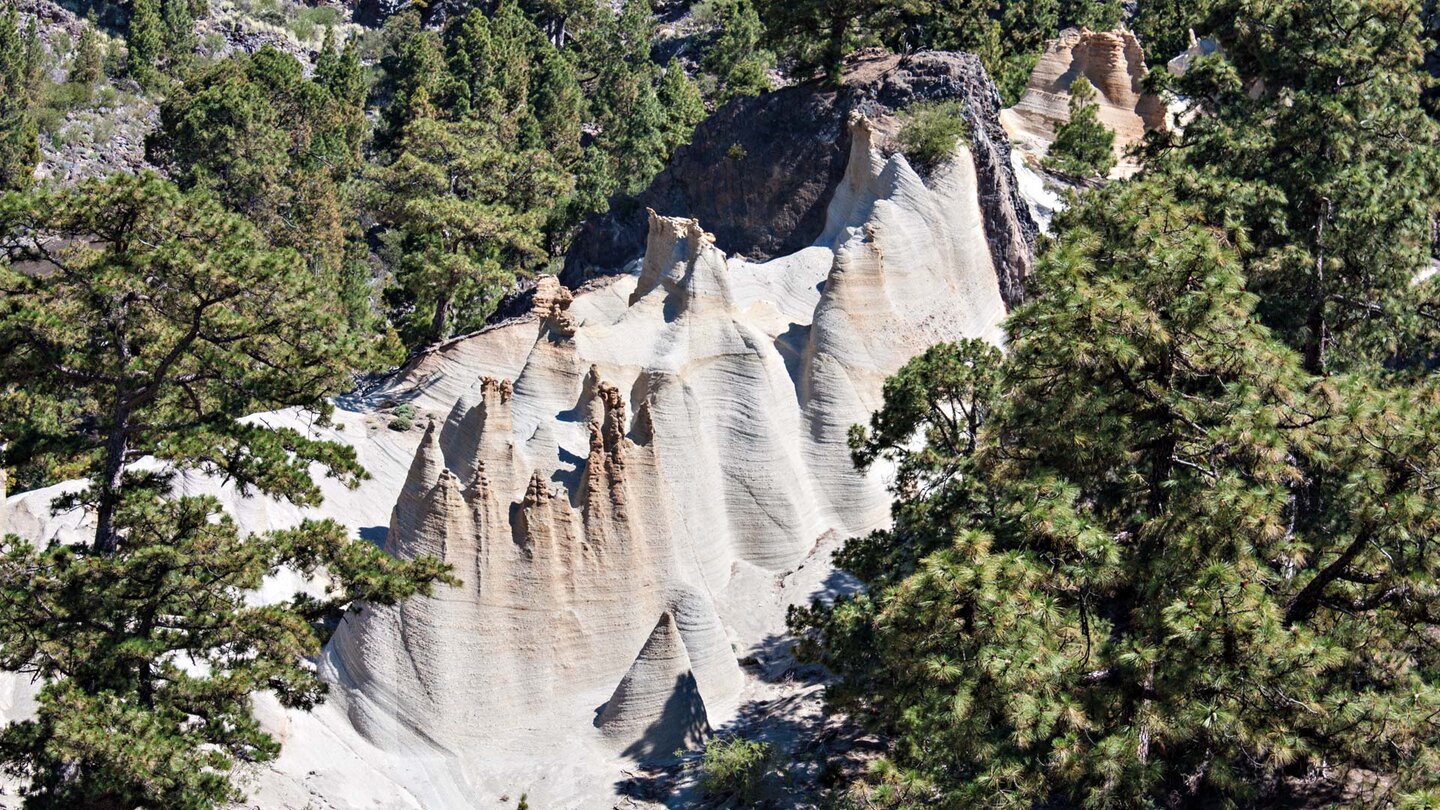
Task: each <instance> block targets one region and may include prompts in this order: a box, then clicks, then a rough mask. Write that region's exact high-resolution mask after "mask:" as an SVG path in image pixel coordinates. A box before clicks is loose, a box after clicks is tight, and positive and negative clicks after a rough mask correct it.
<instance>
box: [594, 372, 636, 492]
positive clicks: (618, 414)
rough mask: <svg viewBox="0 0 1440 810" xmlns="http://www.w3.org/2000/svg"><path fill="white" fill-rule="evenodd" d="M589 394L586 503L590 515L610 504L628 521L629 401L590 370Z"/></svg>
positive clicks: (618, 390)
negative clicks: (626, 478)
mask: <svg viewBox="0 0 1440 810" xmlns="http://www.w3.org/2000/svg"><path fill="white" fill-rule="evenodd" d="M585 390H586V392H587V393H588V394H589V402H588V403H587V404H586V408H587V411H588V414H587V416H588V421H587V428H588V429H589V431H590V455H589V457H588V458H586V460H585V481H584V499H583V500H584V503H585V505H586V514H587V515H589V516H595V515H598V514H600V513H599V512H597V510H598V509H601V508H603V504H604V502H605V501H606V500H608V501H609V502H610V504H611V506H613V507H614V509H615V516H616V517H622V518H623V517H624V511H625V493H624V489H623V481H624V474H625V449H626V444H627V442H628V440H627V439H626V438H625V397H624V396H623V395H622V394H621V393H620V389H618V388H616V387H615V386H613V385H611V384H610V383H607V382H605V381H604V380H602V379H600V371H599V369H597V368H596V367H595V366H591V367H590V373H589V374H588V375H587V376H586V378H585Z"/></svg>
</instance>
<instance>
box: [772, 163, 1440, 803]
mask: <svg viewBox="0 0 1440 810" xmlns="http://www.w3.org/2000/svg"><path fill="white" fill-rule="evenodd" d="M1175 181H1176V178H1175V177H1172V176H1159V177H1151V178H1146V179H1144V180H1142V181H1138V182H1127V183H1121V184H1117V185H1113V186H1111V187H1109V188H1106V189H1103V190H1100V191H1095V192H1091V193H1090V194H1088V195H1086V196H1085V197H1082V198H1081V199H1080V201H1079V204H1078V205H1077V206H1076V207H1074V208H1072V209H1070V210H1069V211H1067V212H1066V213H1065V214H1063V215H1062V216H1061V217H1060V218H1059V219H1058V220H1057V223H1056V227H1057V229H1058V234H1059V235H1058V241H1057V242H1056V244H1054V245H1053V246H1051V247H1050V248H1049V250H1047V252H1046V253H1045V254H1044V255H1043V256H1042V258H1041V260H1040V262H1039V264H1038V266H1037V271H1036V272H1037V275H1036V288H1037V289H1039V290H1043V291H1044V293H1043V295H1042V296H1041V297H1039V298H1038V299H1037V300H1036V301H1034V302H1033V303H1031V304H1028V305H1026V306H1025V307H1023V308H1021V309H1019V310H1017V311H1016V313H1015V314H1014V315H1013V316H1012V317H1011V320H1010V321H1009V323H1008V325H1007V332H1008V340H1007V346H1008V348H1009V354H1008V356H1007V357H1006V358H1005V360H1004V362H1003V366H1002V367H1000V368H999V369H998V370H997V369H996V366H997V365H998V355H997V354H996V353H995V352H994V351H993V350H990V349H987V348H986V347H983V346H979V345H975V344H965V345H962V346H959V347H938V348H937V349H935V350H932V352H930V353H928V354H927V355H925V356H924V357H922V358H919V359H917V360H916V361H913V362H912V363H911V364H910V365H909V366H907V367H906V368H905V369H904V370H902V372H901V373H900V374H898V375H897V376H896V377H894V378H892V380H891V381H889V382H888V383H887V385H886V390H885V406H884V408H882V410H881V411H880V412H879V413H878V414H877V415H876V416H875V418H874V420H873V422H872V428H871V430H869V431H857V433H856V435H854V437H853V446H854V448H855V451H856V459H857V461H858V462H860V463H861V464H862V465H866V464H870V463H873V462H874V461H875V460H876V459H877V458H881V457H885V458H888V459H890V460H891V462H893V463H894V464H895V465H896V468H897V474H896V478H895V482H896V483H895V494H896V496H897V501H896V504H895V509H894V517H895V524H894V527H893V528H892V529H889V530H886V531H881V532H877V533H875V534H872V535H870V536H868V537H865V538H859V539H856V540H853V541H851V542H849V543H847V544H846V546H845V548H844V550H843V551H842V552H841V553H840V554H839V555H838V556H837V562H839V563H840V564H841V565H842V566H843V567H845V568H846V569H848V570H850V571H852V572H854V573H855V574H856V575H857V576H859V577H860V579H861V580H862V581H863V582H864V583H865V585H866V589H865V591H863V592H862V593H860V594H857V595H854V596H848V597H842V598H840V599H839V600H837V601H836V602H835V603H834V604H833V605H831V606H826V605H821V604H816V605H814V606H812V607H811V608H809V609H805V610H800V611H796V612H795V613H794V615H793V617H792V620H793V623H794V625H795V627H796V628H797V629H798V630H800V631H802V632H804V633H806V634H807V635H806V638H805V643H804V650H803V652H805V653H806V654H807V655H811V656H815V657H817V658H818V660H820V661H822V662H823V663H825V664H826V665H827V666H829V667H831V668H832V669H833V670H834V671H835V672H836V673H838V675H839V677H840V682H839V684H837V685H836V686H835V687H833V688H832V689H831V691H830V695H829V697H830V700H831V701H832V703H833V704H834V706H835V707H836V708H838V709H843V710H845V711H848V712H850V713H851V714H852V716H854V717H856V718H858V719H859V720H861V721H862V722H864V723H865V724H867V725H868V726H870V727H872V728H874V729H875V730H877V731H880V732H882V733H884V734H885V735H887V737H888V738H889V739H890V741H891V745H890V754H889V757H888V760H887V761H886V762H884V763H882V764H881V765H880V766H878V767H876V768H874V769H872V771H871V775H870V777H869V779H868V784H865V785H859V786H857V790H859V791H860V792H863V793H864V794H865V800H866V802H865V803H866V806H884V807H915V808H919V807H932V806H953V807H971V806H987V807H1008V806H1014V807H1030V806H1034V805H1035V804H1037V803H1038V804H1046V805H1055V804H1058V805H1083V806H1088V807H1143V806H1174V807H1181V806H1212V805H1229V806H1273V805H1275V804H1277V803H1278V804H1281V805H1297V806H1298V805H1303V804H1304V803H1305V802H1307V801H1312V802H1313V801H1315V800H1317V797H1320V796H1324V795H1327V792H1329V791H1337V792H1335V793H1333V794H1331V795H1337V796H1338V795H1342V794H1341V793H1339V792H1338V791H1339V790H1340V789H1341V786H1343V790H1344V791H1345V793H1344V794H1343V795H1345V796H1349V797H1352V798H1350V799H1349V801H1353V802H1354V803H1356V804H1361V805H1366V806H1368V805H1374V804H1396V805H1400V806H1423V804H1422V803H1423V802H1424V801H1427V800H1429V801H1433V797H1434V795H1435V794H1434V791H1435V790H1436V789H1437V787H1440V785H1437V781H1436V777H1435V774H1436V773H1437V770H1436V769H1437V765H1440V728H1437V727H1436V725H1435V724H1434V723H1433V718H1434V717H1435V716H1436V713H1437V712H1440V685H1437V684H1436V682H1435V680H1434V678H1433V677H1432V674H1433V672H1434V667H1435V665H1436V663H1437V662H1440V658H1437V653H1436V650H1435V648H1434V645H1433V643H1432V641H1431V639H1432V638H1433V636H1432V633H1433V632H1434V631H1435V627H1436V623H1437V622H1440V616H1437V615H1436V614H1435V611H1434V599H1433V594H1434V593H1435V589H1436V588H1437V587H1440V583H1437V579H1436V576H1437V563H1440V560H1437V559H1436V556H1435V555H1436V552H1435V550H1433V549H1432V548H1431V544H1430V543H1429V538H1430V537H1432V536H1433V535H1434V533H1435V532H1436V530H1437V529H1440V498H1437V495H1436V492H1435V491H1434V489H1433V482H1434V481H1435V480H1436V476H1437V473H1440V431H1437V428H1440V422H1437V420H1440V404H1437V403H1440V398H1437V397H1436V383H1435V382H1434V381H1433V380H1426V381H1424V382H1421V383H1419V384H1417V385H1414V386H1413V387H1412V386H1404V385H1400V386H1396V385H1384V384H1380V383H1381V381H1380V380H1377V379H1376V378H1374V377H1368V376H1364V375H1360V376H1344V375H1342V376H1336V377H1332V378H1330V379H1329V380H1327V381H1320V380H1317V379H1316V378H1314V377H1313V376H1311V375H1309V374H1308V373H1307V372H1306V371H1305V370H1304V368H1303V362H1302V357H1301V355H1299V354H1298V353H1296V352H1295V351H1294V350H1292V349H1291V348H1290V347H1288V346H1287V345H1286V343H1285V341H1283V340H1281V339H1279V336H1277V335H1276V334H1274V333H1272V332H1271V331H1270V330H1269V329H1268V328H1266V327H1265V326H1263V325H1261V324H1260V323H1259V322H1258V319H1257V318H1256V317H1255V312H1256V309H1255V307H1256V303H1257V297H1256V296H1255V295H1253V294H1252V293H1250V292H1248V291H1247V289H1246V279H1245V276H1244V275H1243V273H1242V267H1243V262H1242V259H1241V257H1240V256H1239V255H1238V254H1237V252H1236V250H1235V248H1234V246H1235V245H1236V244H1238V243H1239V241H1238V240H1237V236H1238V235H1239V234H1238V232H1237V231H1233V230H1232V231H1230V232H1228V233H1227V232H1225V231H1224V230H1222V229H1216V228H1214V227H1212V226H1211V225H1210V224H1209V222H1208V221H1207V219H1208V215H1207V212H1206V211H1204V209H1203V208H1201V207H1199V206H1196V205H1191V204H1185V203H1178V202H1176V200H1175V193H1176V190H1177V185H1176V182H1175Z"/></svg>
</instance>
